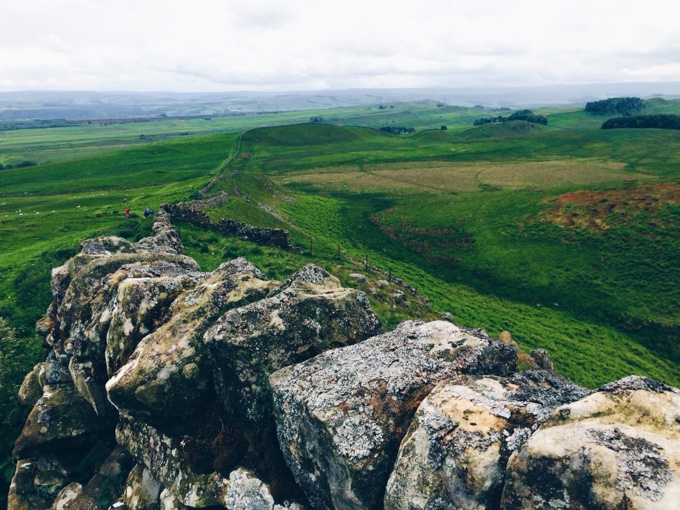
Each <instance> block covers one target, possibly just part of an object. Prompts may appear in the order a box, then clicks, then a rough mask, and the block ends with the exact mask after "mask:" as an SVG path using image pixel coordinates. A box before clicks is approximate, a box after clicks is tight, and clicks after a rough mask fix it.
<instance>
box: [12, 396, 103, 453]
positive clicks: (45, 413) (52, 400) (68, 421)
mask: <svg viewBox="0 0 680 510" xmlns="http://www.w3.org/2000/svg"><path fill="white" fill-rule="evenodd" d="M114 425H115V421H112V420H111V419H110V418H107V419H103V418H100V417H98V416H97V415H96V414H95V412H94V410H93V409H92V406H90V405H89V403H88V402H87V401H86V400H85V399H84V398H83V397H82V396H80V394H78V392H77V391H76V390H75V388H74V387H73V385H72V384H60V385H56V386H45V391H44V393H43V395H42V397H41V398H40V399H39V400H38V401H37V402H36V404H35V406H33V409H32V410H31V413H30V414H29V416H28V418H27V420H26V423H25V424H24V428H23V430H22V431H21V435H20V436H19V438H18V439H17V441H16V443H15V445H14V455H15V456H16V457H18V458H28V457H30V456H31V455H33V454H34V453H35V452H36V451H37V450H41V451H46V450H47V451H49V450H64V449H68V448H73V447H77V446H81V445H83V444H85V443H89V442H93V441H95V440H96V439H97V438H98V437H99V436H100V435H102V434H104V433H106V431H112V430H113V427H114Z"/></svg>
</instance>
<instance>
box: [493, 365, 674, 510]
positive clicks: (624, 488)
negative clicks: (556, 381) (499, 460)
mask: <svg viewBox="0 0 680 510" xmlns="http://www.w3.org/2000/svg"><path fill="white" fill-rule="evenodd" d="M678 494H680V392H678V390H677V389H675V388H669V387H667V386H665V385H663V384H661V383H657V382H654V381H650V380H648V379H645V378H640V377H628V378H625V379H622V380H620V381H617V382H614V383H610V384H608V385H606V386H605V387H603V388H602V389H601V391H597V392H595V393H593V394H591V395H589V396H588V397H585V398H583V399H581V400H578V401H576V402H574V403H571V404H568V405H565V406H561V407H559V408H558V409H556V410H555V412H554V413H553V414H552V415H551V417H550V418H549V419H548V420H547V421H546V422H544V423H543V424H542V425H541V427H540V428H539V429H538V431H536V432H535V433H534V434H533V435H532V436H531V438H530V439H529V440H528V441H527V443H526V444H525V445H524V447H523V448H522V449H521V450H519V451H517V452H515V453H513V454H512V456H511V457H510V460H509V462H508V469H507V478H506V484H505V488H504V490H503V496H502V505H501V508H508V509H509V508H527V506H528V505H531V506H532V507H533V508H539V509H548V508H579V507H582V508H602V509H611V510H615V509H616V510H618V509H621V508H635V509H657V508H658V509H661V508H674V507H675V506H677V495H678Z"/></svg>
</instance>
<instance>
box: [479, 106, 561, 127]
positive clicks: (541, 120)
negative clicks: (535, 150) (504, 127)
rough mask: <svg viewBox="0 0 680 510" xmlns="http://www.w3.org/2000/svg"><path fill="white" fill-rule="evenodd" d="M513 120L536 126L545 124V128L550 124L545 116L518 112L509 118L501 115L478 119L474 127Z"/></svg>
mask: <svg viewBox="0 0 680 510" xmlns="http://www.w3.org/2000/svg"><path fill="white" fill-rule="evenodd" d="M512 120H524V121H526V122H532V123H534V124H543V125H544V126H546V125H547V124H548V119H547V118H546V117H544V116H543V115H537V114H535V113H534V112H532V111H531V110H518V111H516V112H515V113H513V114H512V115H510V116H509V117H503V116H502V115H499V116H498V117H487V118H483V119H477V120H475V121H474V122H473V125H475V126H483V125H484V124H496V123H498V122H509V121H512Z"/></svg>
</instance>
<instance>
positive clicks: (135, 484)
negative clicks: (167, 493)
mask: <svg viewBox="0 0 680 510" xmlns="http://www.w3.org/2000/svg"><path fill="white" fill-rule="evenodd" d="M125 485H126V487H125V493H124V494H123V497H122V498H121V500H120V501H121V502H122V503H124V504H125V506H126V507H127V508H128V510H158V508H159V505H160V501H159V499H160V494H161V489H162V486H161V484H160V483H159V482H157V481H156V479H155V478H153V476H151V473H150V472H149V470H148V469H147V468H146V467H145V466H144V465H142V464H137V465H136V466H135V467H134V468H132V471H130V474H129V475H128V477H127V481H126V482H125Z"/></svg>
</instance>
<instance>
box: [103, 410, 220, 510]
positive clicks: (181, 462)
mask: <svg viewBox="0 0 680 510" xmlns="http://www.w3.org/2000/svg"><path fill="white" fill-rule="evenodd" d="M116 440H117V441H118V443H120V444H121V445H123V446H124V447H125V449H126V450H127V451H129V452H130V453H131V454H132V455H133V456H134V457H135V458H136V459H137V461H138V462H140V463H143V464H144V466H146V468H147V469H148V470H149V472H150V473H151V475H152V477H153V478H154V479H155V480H158V481H159V482H160V483H161V484H163V486H164V487H165V488H166V489H168V490H169V491H170V492H171V493H172V494H173V496H174V497H175V498H176V499H177V500H178V501H179V502H180V503H182V504H183V505H187V506H191V507H198V508H203V507H207V506H212V505H215V504H216V501H215V500H214V498H213V497H212V495H211V494H210V487H209V483H210V474H205V473H195V472H194V471H193V470H192V468H191V466H190V464H189V460H188V455H187V454H186V451H185V448H184V444H183V443H182V440H180V439H177V438H173V437H170V436H167V435H165V434H163V433H162V432H160V431H158V430H157V429H156V428H154V427H152V426H151V425H149V424H147V423H144V422H141V421H138V420H135V419H133V418H128V419H125V418H123V419H121V421H120V423H119V424H118V427H117V428H116Z"/></svg>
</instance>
